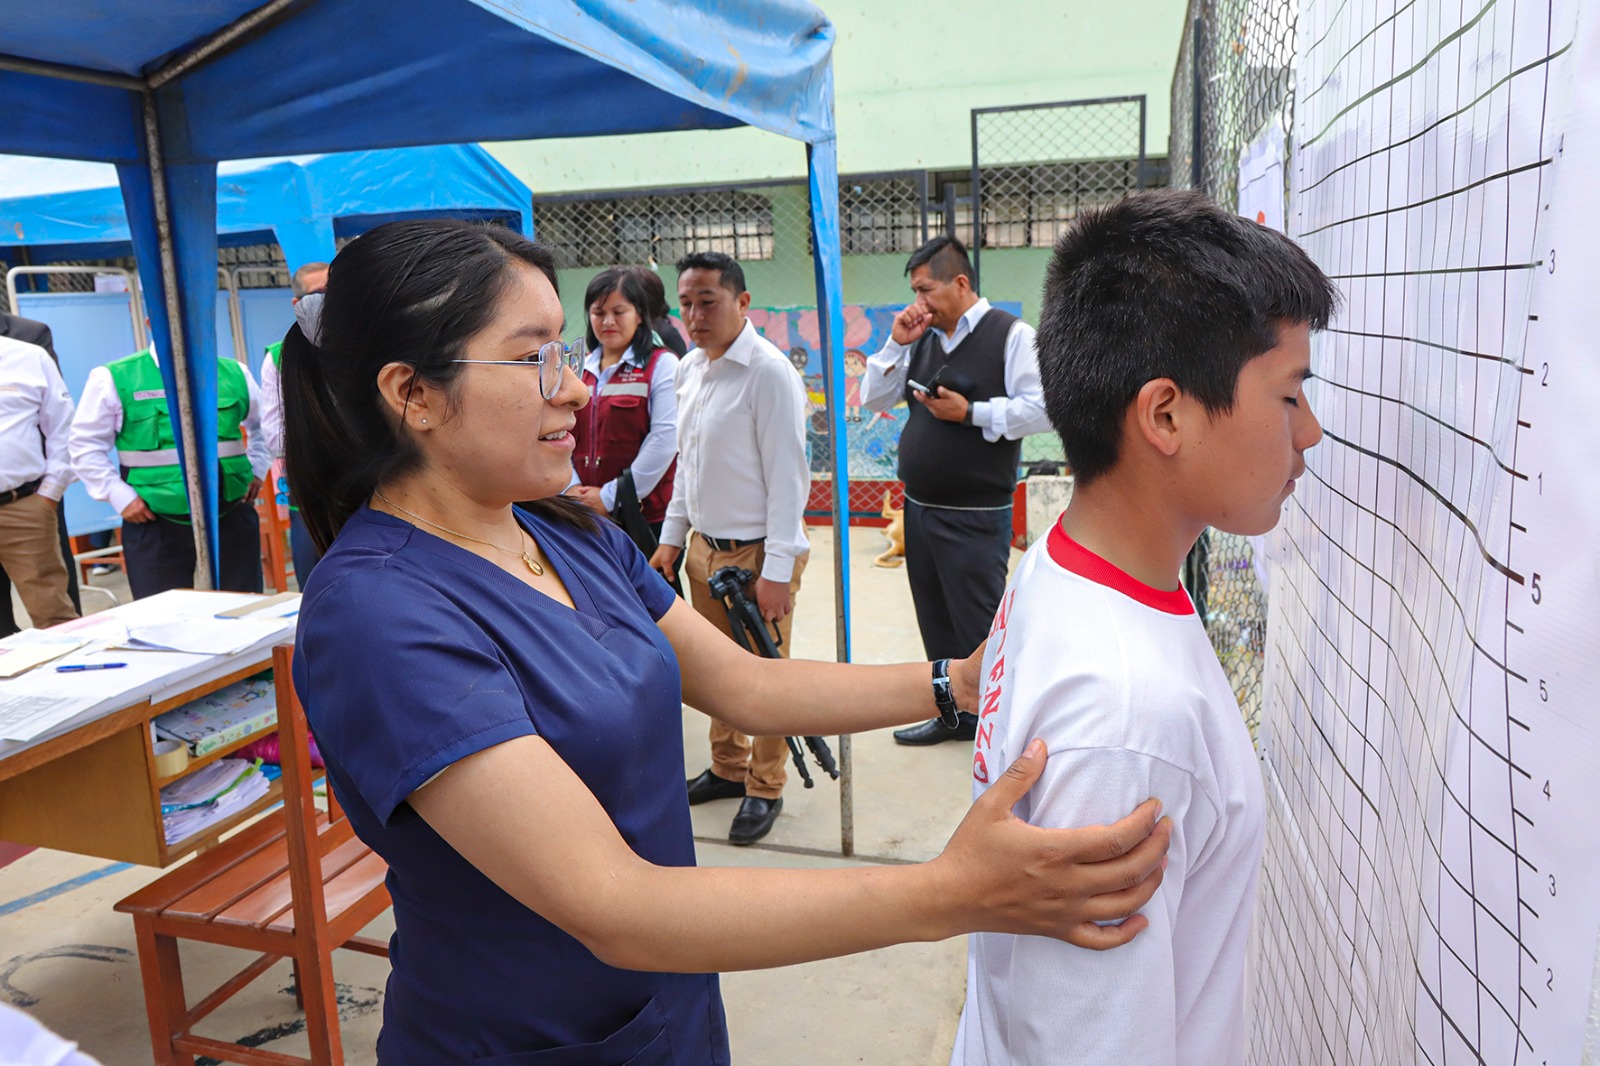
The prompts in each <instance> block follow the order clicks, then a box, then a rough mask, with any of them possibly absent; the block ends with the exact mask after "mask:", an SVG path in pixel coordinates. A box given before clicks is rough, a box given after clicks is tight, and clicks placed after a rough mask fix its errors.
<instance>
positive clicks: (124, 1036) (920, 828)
mask: <svg viewBox="0 0 1600 1066" xmlns="http://www.w3.org/2000/svg"><path fill="white" fill-rule="evenodd" d="M883 543H884V542H883V537H882V536H881V534H880V533H879V532H878V531H877V530H874V529H857V530H853V531H852V534H851V564H852V565H851V581H852V590H853V591H852V603H853V605H854V626H855V630H854V650H855V656H854V657H855V659H856V660H857V661H858V662H877V663H882V662H897V661H903V660H919V659H921V658H922V649H921V642H920V641H919V639H918V637H917V631H916V623H915V621H914V618H913V615H912V610H911V597H910V592H909V590H908V589H907V586H906V580H905V571H904V570H903V569H897V570H886V569H879V568H875V567H873V565H872V558H873V556H875V555H876V554H877V553H878V552H879V551H881V550H882V547H883ZM1013 558H1015V556H1014V557H1013ZM832 575H833V552H832V535H831V532H829V531H827V530H817V531H813V535H812V560H811V563H810V566H809V567H808V568H807V571H806V584H805V586H804V587H803V588H802V590H801V594H800V599H799V603H798V608H797V615H796V623H795V628H794V637H793V639H794V647H795V653H796V655H798V656H802V657H810V658H825V659H832V658H833V657H834V654H833V653H834V618H835V612H834V596H833V576H832ZM95 583H96V584H103V585H106V586H107V587H111V588H115V589H116V590H117V591H118V593H119V595H120V596H121V598H122V599H123V600H124V601H126V598H127V596H126V583H125V582H124V581H122V579H121V578H120V575H110V576H108V577H101V578H96V579H95ZM107 605H108V601H107V599H106V598H105V597H103V596H98V595H93V594H89V596H88V597H87V598H86V604H85V606H86V607H87V608H88V609H89V610H91V611H93V610H97V609H103V607H104V606H107ZM18 617H19V618H21V617H23V616H22V615H21V614H20V607H19V615H18ZM684 750H685V765H684V770H685V774H686V776H692V775H694V774H697V773H699V772H700V771H701V770H702V769H704V768H705V767H706V765H707V764H708V762H709V757H708V752H707V746H706V720H705V718H704V717H703V716H701V715H700V714H698V713H696V712H694V711H689V710H686V711H685V712H684ZM836 753H837V752H836ZM969 759H970V748H969V747H968V746H967V745H961V744H944V745H940V746H938V747H935V748H927V749H911V748H902V747H899V746H897V745H895V744H894V743H893V741H892V739H891V738H890V736H889V733H888V731H886V730H882V731H877V732H873V733H866V734H861V735H858V736H856V737H855V739H854V760H855V764H854V785H855V843H856V854H857V856H858V859H857V860H856V861H862V860H889V861H896V860H898V861H907V860H912V861H914V860H920V859H927V858H931V857H932V856H934V855H936V854H938V852H939V850H940V849H941V848H942V847H943V845H944V842H945V841H946V840H947V839H948V837H949V835H950V833H951V832H952V831H953V830H954V828H955V826H956V824H957V823H958V822H959V821H960V819H961V816H962V815H963V814H964V813H965V811H966V808H967V804H968V797H969V795H970V791H969V790H970V783H969V782H970V779H969V777H968V763H969ZM813 776H814V777H818V778H819V780H818V781H817V786H816V788H814V789H810V790H807V789H803V788H801V787H800V786H799V782H798V780H796V779H795V778H794V776H793V774H792V773H791V780H790V784H789V788H788V790H787V792H786V796H785V806H784V812H783V814H782V815H781V816H780V817H779V819H778V823H777V825H776V826H775V827H774V829H773V831H772V833H771V835H770V836H769V837H768V838H767V840H766V841H764V842H763V844H762V845H758V846H756V847H754V848H734V847H730V846H728V845H727V844H724V843H720V841H722V840H724V839H725V838H726V836H727V829H728V823H729V821H731V819H732V818H733V815H734V812H735V811H736V810H737V805H736V804H734V803H733V802H731V801H727V802H719V803H710V804H706V805H704V806H701V807H697V808H694V812H693V813H694V826H695V833H696V836H697V838H699V841H700V842H699V844H698V847H697V850H698V854H699V859H700V862H701V864H702V865H707V866H712V865H727V866H776V867H809V868H819V867H834V866H846V865H850V864H851V863H850V861H849V860H845V859H843V858H842V857H840V855H839V846H840V833H839V822H840V818H839V786H838V784H836V783H834V782H832V781H829V780H828V779H827V778H826V777H825V776H821V775H820V774H819V773H818V772H816V771H813ZM159 875H160V871H157V870H151V869H147V868H143V867H130V866H126V865H124V864H120V863H117V864H108V863H106V862H105V861H103V860H99V859H90V858H84V857H82V856H77V855H70V854H66V853H62V852H51V851H35V852H33V853H31V854H29V855H27V856H25V857H23V858H21V859H19V860H18V861H16V862H14V863H12V864H11V865H9V866H6V867H4V868H0V1002H6V1003H10V1004H13V1005H15V1006H19V1007H21V1008H23V1009H24V1010H27V1011H28V1012H30V1013H31V1014H33V1015H34V1016H35V1017H36V1018H38V1019H39V1020H40V1021H42V1022H44V1023H45V1024H46V1025H48V1026H50V1027H51V1028H53V1029H55V1030H56V1031H57V1032H60V1033H62V1034H63V1035H65V1036H68V1037H70V1038H72V1039H75V1040H77V1041H79V1042H80V1043H81V1046H82V1047H83V1049H84V1050H85V1051H86V1052H88V1053H90V1054H92V1055H94V1056H96V1057H97V1058H99V1059H100V1060H101V1061H102V1062H103V1063H105V1064H106V1066H125V1064H126V1066H144V1064H148V1063H150V1061H151V1056H150V1049H149V1038H148V1034H147V1031H146V1027H145V1015H144V1000H143V992H142V989H141V987H140V982H139V968H138V961H137V959H136V957H135V954H134V944H133V930H132V926H131V924H130V922H129V920H128V919H127V918H126V917H124V916H123V915H120V914H116V913H113V912H112V910H111V906H112V904H113V903H115V902H116V901H117V900H119V899H121V898H122V897H124V896H126V895H128V894H129V893H131V892H133V891H134V890H135V889H136V888H138V887H139V886H141V885H143V884H145V883H147V882H149V881H151V880H153V879H154V878H156V877H158V876H159ZM392 928H393V925H392V922H391V921H390V918H389V916H388V915H385V916H384V917H383V918H381V919H380V920H379V921H378V922H376V923H374V925H373V926H372V927H371V928H370V929H369V930H368V934H369V935H374V936H387V935H388V933H389V932H391V931H392ZM965 952H966V946H965V942H964V940H962V939H957V940H951V941H946V942H944V943H941V944H931V945H928V944H916V945H905V946H901V947H896V948H890V949H886V950H883V951H876V952H869V953H866V954H862V955H857V956H853V957H851V958H846V959H835V960H830V961H827V962H819V963H811V964H807V965H802V966H791V967H786V968H784V969H780V970H768V971H762V972H758V973H739V974H729V975H727V976H725V977H724V979H723V995H724V999H725V1002H726V1006H727V1012H728V1021H729V1028H730V1032H731V1040H732V1046H733V1053H734V1060H735V1061H736V1062H745V1063H752V1062H754V1063H762V1064H770V1066H788V1064H791V1063H792V1064H795V1066H801V1064H804V1066H815V1064H818V1063H852V1062H870V1063H874V1064H881V1066H928V1064H942V1063H944V1062H946V1061H948V1058H949V1053H950V1047H951V1044H952V1042H953V1040H954V1036H955V1027H956V1021H957V1018H958V1016H959V1014H960V1009H961V1000H962V995H963V989H964V984H965ZM183 961H184V965H185V967H186V972H187V973H188V974H189V976H190V987H191V989H192V990H196V991H198V990H201V989H209V988H210V987H212V986H213V985H215V984H216V983H217V982H219V981H220V980H221V979H222V978H224V977H226V976H227V975H229V974H230V973H231V972H232V971H233V969H236V968H237V967H238V966H240V965H242V964H243V961H244V960H243V958H242V956H241V955H240V953H238V952H233V951H230V950H228V949H222V948H209V947H207V946H205V945H185V947H184V948H183ZM334 967H335V973H336V978H337V981H338V983H339V986H340V999H341V1003H342V1009H341V1017H342V1020H343V1032H344V1040H345V1058H346V1061H347V1062H348V1063H350V1064H352V1066H358V1064H366V1063H372V1062H374V1061H375V1055H374V1051H373V1045H374V1041H375V1039H376V1037H377V1032H378V1026H379V1021H380V1018H381V1005H382V999H383V991H382V990H383V985H384V980H385V977H386V975H387V970H388V966H387V963H386V962H385V961H384V960H382V959H375V958H371V957H369V956H364V955H358V954H353V953H340V954H338V955H336V956H335V961H334ZM289 984H290V980H289V968H288V965H287V964H282V965H280V966H278V967H277V968H275V969H273V970H271V971H269V972H268V973H267V974H266V975H265V976H264V977H262V978H261V979H260V980H258V981H257V982H256V983H255V984H254V985H252V986H251V987H250V988H249V989H248V990H247V991H246V992H244V993H243V994H241V995H240V996H237V997H235V998H234V999H233V1000H232V1001H231V1002H230V1003H229V1004H228V1005H227V1006H226V1007H224V1008H223V1009H222V1010H219V1011H218V1012H217V1013H216V1014H214V1015H213V1016H212V1017H211V1018H210V1019H208V1021H207V1023H206V1025H205V1026H203V1027H202V1028H203V1031H205V1032H208V1033H211V1034H214V1035H216V1036H219V1037H225V1038H227V1039H233V1040H239V1039H241V1038H245V1037H247V1036H248V1037H249V1038H250V1041H249V1042H251V1043H253V1044H256V1045H257V1046H260V1047H263V1048H266V1049H270V1050H274V1051H283V1052H288V1053H295V1052H300V1053H304V1050H305V1039H304V1036H303V1033H302V1024H301V1022H300V1020H299V1016H298V1013H297V1011H296V1009H295V1006H294V1000H293V998H292V997H291V996H290V995H289V993H288V991H287V990H288V987H289Z"/></svg>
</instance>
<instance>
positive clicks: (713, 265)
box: [678, 252, 747, 296]
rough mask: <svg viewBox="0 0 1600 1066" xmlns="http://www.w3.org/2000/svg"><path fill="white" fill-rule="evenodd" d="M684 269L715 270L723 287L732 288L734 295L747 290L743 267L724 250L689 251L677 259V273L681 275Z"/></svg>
mask: <svg viewBox="0 0 1600 1066" xmlns="http://www.w3.org/2000/svg"><path fill="white" fill-rule="evenodd" d="M685 270H715V271H716V272H717V278H718V280H720V281H721V282H722V287H723V288H724V289H731V290H733V294H734V295H735V296H738V295H739V294H740V293H742V292H745V291H747V290H746V289H745V287H744V267H742V266H740V265H739V261H738V260H737V259H735V258H734V257H733V256H731V255H728V254H727V253H726V252H690V253H689V254H688V255H686V256H684V257H683V258H682V259H680V260H678V274H679V275H680V276H682V274H683V272H684V271H685Z"/></svg>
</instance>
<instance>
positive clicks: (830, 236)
mask: <svg viewBox="0 0 1600 1066" xmlns="http://www.w3.org/2000/svg"><path fill="white" fill-rule="evenodd" d="M806 164H807V165H806V169H807V172H808V185H809V190H810V193H811V244H812V249H813V259H812V263H813V265H814V267H815V271H816V281H817V332H818V334H819V336H820V338H821V340H822V365H823V378H822V380H823V387H824V390H825V393H826V397H827V411H828V442H829V448H828V453H829V454H828V458H829V469H830V470H831V472H832V477H833V595H834V603H835V604H836V613H835V628H834V642H835V650H836V655H837V657H838V661H839V662H842V663H847V662H850V661H851V648H850V462H849V443H848V438H847V437H846V434H845V425H846V423H845V409H844V392H845V390H844V383H845V375H844V278H843V276H842V274H841V262H840V247H839V156H838V142H836V141H835V140H834V139H833V138H832V137H829V138H828V139H827V140H823V141H817V142H816V143H814V144H809V145H807V146H806ZM839 851H840V852H841V853H842V854H844V855H854V854H855V853H856V807H855V759H854V753H853V751H852V750H851V744H850V734H848V733H846V734H844V735H842V736H840V737H839Z"/></svg>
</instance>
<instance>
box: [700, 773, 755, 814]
mask: <svg viewBox="0 0 1600 1066" xmlns="http://www.w3.org/2000/svg"><path fill="white" fill-rule="evenodd" d="M742 796H744V782H743V781H729V780H728V779H727V778H726V777H718V776H717V775H716V774H714V773H712V772H711V771H710V770H707V771H706V772H705V773H703V774H701V775H700V776H699V777H697V778H695V779H694V780H693V781H690V782H689V806H691V807H694V806H697V805H698V804H701V803H709V802H710V801H712V800H731V799H739V798H741V797H742Z"/></svg>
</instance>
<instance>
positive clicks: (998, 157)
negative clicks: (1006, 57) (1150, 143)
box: [956, 96, 1164, 469]
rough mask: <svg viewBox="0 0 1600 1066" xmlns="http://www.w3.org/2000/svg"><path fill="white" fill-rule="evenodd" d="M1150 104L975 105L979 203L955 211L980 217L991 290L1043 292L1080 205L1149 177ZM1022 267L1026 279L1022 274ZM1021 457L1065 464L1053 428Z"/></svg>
mask: <svg viewBox="0 0 1600 1066" xmlns="http://www.w3.org/2000/svg"><path fill="white" fill-rule="evenodd" d="M1145 105H1146V101H1145V98H1144V97H1143V96H1118V97H1108V98H1104V99H1096V100H1067V101H1061V102H1057V103H1048V104H1026V105H1021V106H1016V107H986V108H978V109H975V110H974V111H973V112H972V174H971V178H970V187H971V190H972V203H973V205H974V207H975V210H973V209H971V208H969V209H966V210H961V209H959V208H958V210H957V212H956V221H957V224H958V226H962V225H964V226H965V227H966V228H967V230H968V232H969V233H970V230H971V220H972V217H973V215H974V214H975V215H976V216H977V218H978V220H979V230H978V233H979V239H977V240H971V241H969V242H968V243H969V245H970V247H971V250H972V264H973V269H974V272H975V273H977V275H978V279H977V280H978V281H979V283H980V284H981V285H982V288H983V292H984V293H985V295H987V296H989V298H990V299H991V300H992V299H994V298H995V296H994V293H995V291H996V290H997V289H1000V288H1005V287H1008V286H1010V285H1012V284H1016V283H1021V284H1032V286H1033V294H1034V295H1035V296H1036V295H1037V293H1038V290H1039V288H1040V286H1042V284H1043V281H1044V269H1045V264H1046V262H1047V261H1048V259H1049V255H1050V250H1051V249H1052V248H1053V247H1054V246H1055V242H1056V238H1058V237H1060V236H1061V234H1062V233H1063V232H1065V230H1066V228H1067V226H1068V225H1070V224H1071V222H1072V220H1073V219H1074V218H1076V217H1077V215H1078V212H1079V211H1082V210H1084V209H1085V208H1089V207H1093V206H1096V205H1098V204H1106V203H1111V202H1114V201H1116V200H1118V199H1121V198H1122V197H1123V196H1125V195H1127V194H1128V193H1129V192H1131V191H1133V190H1135V189H1142V188H1144V187H1145V186H1146V185H1147V184H1150V180H1149V179H1150V177H1151V175H1150V174H1149V173H1148V170H1149V161H1148V160H1147V158H1146V151H1145V122H1146V106H1145ZM1163 169H1164V168H1163ZM1163 176H1164V175H1163ZM1008 252H1009V253H1011V254H1008ZM1016 252H1022V253H1024V254H1023V255H1017V254H1014V253H1016ZM1027 253H1031V254H1027ZM1018 271H1021V272H1023V274H1024V276H1025V278H1026V280H1023V278H1019V277H1016V273H1017V272H1018ZM1022 462H1023V464H1024V466H1026V467H1030V468H1033V469H1043V468H1046V467H1047V465H1048V464H1057V465H1059V466H1061V467H1063V468H1064V467H1065V462H1066V458H1065V455H1064V453H1063V452H1062V448H1061V441H1060V439H1059V438H1057V437H1056V435H1055V434H1053V433H1039V434H1035V435H1033V436H1031V437H1027V438H1025V439H1024V440H1023V443H1022Z"/></svg>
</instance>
